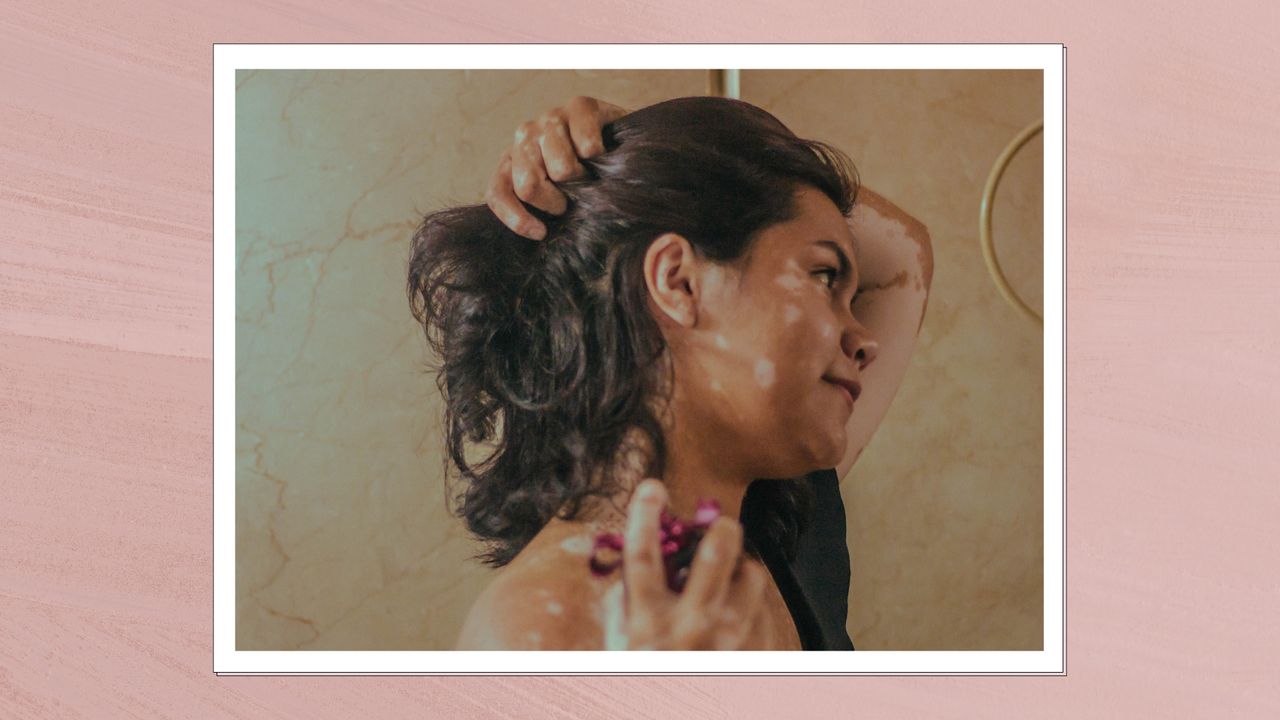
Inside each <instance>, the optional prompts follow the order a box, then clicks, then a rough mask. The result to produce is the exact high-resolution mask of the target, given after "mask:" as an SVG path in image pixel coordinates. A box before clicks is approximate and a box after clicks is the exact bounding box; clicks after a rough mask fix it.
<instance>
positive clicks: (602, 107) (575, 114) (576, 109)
mask: <svg viewBox="0 0 1280 720" xmlns="http://www.w3.org/2000/svg"><path fill="white" fill-rule="evenodd" d="M629 112H631V111H630V110H627V109H626V108H623V107H619V106H617V105H614V104H613V103H607V102H605V101H603V100H597V99H595V98H592V97H586V96H585V95H579V96H577V97H575V98H573V99H572V100H570V101H569V102H568V103H567V104H565V106H564V114H565V118H566V120H567V122H568V124H569V134H570V136H571V139H572V140H573V147H574V151H575V152H577V154H578V157H584V158H589V157H595V156H596V155H599V154H600V153H602V152H604V135H603V134H602V132H601V131H602V130H603V129H604V126H605V125H608V124H609V123H611V122H613V121H614V120H617V119H618V118H620V117H622V116H623V115H626V114H627V113H629Z"/></svg>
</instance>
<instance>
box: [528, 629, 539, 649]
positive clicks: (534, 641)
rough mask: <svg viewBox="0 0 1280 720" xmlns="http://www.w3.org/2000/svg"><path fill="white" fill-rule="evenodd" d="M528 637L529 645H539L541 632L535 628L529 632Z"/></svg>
mask: <svg viewBox="0 0 1280 720" xmlns="http://www.w3.org/2000/svg"><path fill="white" fill-rule="evenodd" d="M528 638H529V644H530V645H532V646H534V647H539V646H541V645H542V633H540V632H538V631H537V630H534V631H533V632H531V633H529V635H528Z"/></svg>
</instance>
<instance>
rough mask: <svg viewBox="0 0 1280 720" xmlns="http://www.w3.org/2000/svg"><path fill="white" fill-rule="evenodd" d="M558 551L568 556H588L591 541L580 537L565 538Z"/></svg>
mask: <svg viewBox="0 0 1280 720" xmlns="http://www.w3.org/2000/svg"><path fill="white" fill-rule="evenodd" d="M560 549H561V550H564V551H565V552H567V553H569V554H570V555H590V554H591V541H590V540H588V539H587V538H585V537H582V536H580V535H579V536H574V537H570V538H565V539H564V540H563V541H561V542H560Z"/></svg>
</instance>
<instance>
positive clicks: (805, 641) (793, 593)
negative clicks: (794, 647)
mask: <svg viewBox="0 0 1280 720" xmlns="http://www.w3.org/2000/svg"><path fill="white" fill-rule="evenodd" d="M742 542H743V546H744V548H745V549H746V551H747V552H748V553H750V554H752V555H755V556H756V557H758V558H760V561H761V562H763V563H764V566H765V567H766V568H768V569H769V574H770V575H772V576H773V581H774V583H776V584H777V586H778V592H780V593H782V599H783V600H785V601H786V603H787V610H788V611H789V612H790V613H791V620H792V622H794V623H795V624H796V632H797V633H799V635H800V648H801V649H802V650H826V649H827V646H826V642H825V641H824V640H823V637H822V626H821V625H819V624H818V617H817V616H816V615H814V614H813V608H812V607H810V606H809V600H808V599H807V598H806V597H805V596H804V590H802V589H801V588H800V584H799V583H797V582H796V576H795V575H794V574H793V573H792V572H791V566H790V565H788V564H787V560H786V558H785V557H783V556H782V553H780V552H778V550H777V549H776V548H765V549H764V551H763V552H762V551H761V549H760V548H758V547H756V545H755V544H754V543H752V542H751V539H750V538H746V537H744V538H743V541H742Z"/></svg>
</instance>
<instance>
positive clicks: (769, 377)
mask: <svg viewBox="0 0 1280 720" xmlns="http://www.w3.org/2000/svg"><path fill="white" fill-rule="evenodd" d="M773 379H774V372H773V363H771V362H769V361H768V360H765V359H764V358H760V359H759V360H757V361H756V382H758V383H760V387H769V386H770V385H772V384H773Z"/></svg>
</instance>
